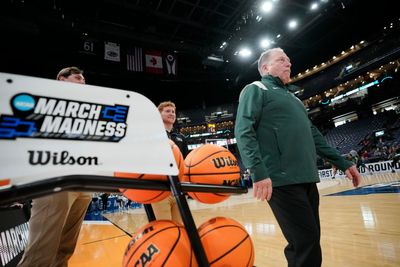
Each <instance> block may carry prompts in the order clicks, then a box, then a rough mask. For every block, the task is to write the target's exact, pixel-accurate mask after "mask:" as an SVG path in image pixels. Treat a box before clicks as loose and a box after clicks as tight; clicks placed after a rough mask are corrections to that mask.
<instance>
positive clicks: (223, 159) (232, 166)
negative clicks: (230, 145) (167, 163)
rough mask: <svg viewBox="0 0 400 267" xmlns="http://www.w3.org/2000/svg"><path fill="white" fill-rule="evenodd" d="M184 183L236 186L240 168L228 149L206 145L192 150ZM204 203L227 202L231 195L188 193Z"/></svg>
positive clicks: (186, 160) (238, 180)
mask: <svg viewBox="0 0 400 267" xmlns="http://www.w3.org/2000/svg"><path fill="white" fill-rule="evenodd" d="M183 181H185V182H191V183H195V184H213V185H228V186H236V185H239V183H240V167H239V164H238V162H237V159H236V157H235V156H234V155H233V154H232V153H231V152H230V151H229V150H228V149H226V148H224V147H222V146H218V145H213V144H205V145H202V146H200V147H198V148H196V149H194V150H192V151H191V152H190V153H189V154H188V155H187V156H186V159H185V170H184V174H183ZM188 194H189V195H190V196H191V197H192V198H193V199H196V200H198V201H200V202H203V203H208V204H213V203H218V202H222V201H224V200H226V199H227V198H229V196H230V195H229V194H220V193H198V192H188Z"/></svg>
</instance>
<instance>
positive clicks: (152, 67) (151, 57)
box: [145, 50, 163, 74]
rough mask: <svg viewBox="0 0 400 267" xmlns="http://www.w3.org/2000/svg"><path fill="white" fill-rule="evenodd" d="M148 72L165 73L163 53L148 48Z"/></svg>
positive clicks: (146, 54) (146, 56)
mask: <svg viewBox="0 0 400 267" xmlns="http://www.w3.org/2000/svg"><path fill="white" fill-rule="evenodd" d="M145 60H146V72H149V73H157V74H162V73H163V62H162V53H161V51H157V50H146V52H145Z"/></svg>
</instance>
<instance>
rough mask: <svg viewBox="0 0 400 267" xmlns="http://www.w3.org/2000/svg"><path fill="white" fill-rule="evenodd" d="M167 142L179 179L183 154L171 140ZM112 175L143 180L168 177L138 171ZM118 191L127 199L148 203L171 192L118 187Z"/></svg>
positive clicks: (182, 168) (161, 179)
mask: <svg viewBox="0 0 400 267" xmlns="http://www.w3.org/2000/svg"><path fill="white" fill-rule="evenodd" d="M168 141H169V144H170V146H171V149H172V152H173V153H174V158H175V161H176V165H177V167H178V169H179V175H178V177H180V178H179V179H181V177H182V174H183V170H184V162H183V156H182V153H181V151H180V150H179V147H178V146H177V145H176V144H175V143H174V142H173V141H171V140H169V139H168ZM114 176H116V177H119V178H134V179H144V180H158V181H166V180H167V179H168V177H167V176H166V175H154V174H140V173H124V172H116V173H114ZM120 191H121V192H122V193H123V194H124V196H126V197H127V198H128V199H130V200H132V201H135V202H139V203H143V204H150V203H154V202H158V201H161V200H163V199H165V198H166V197H168V196H169V195H170V194H171V191H158V190H138V189H126V188H125V189H120Z"/></svg>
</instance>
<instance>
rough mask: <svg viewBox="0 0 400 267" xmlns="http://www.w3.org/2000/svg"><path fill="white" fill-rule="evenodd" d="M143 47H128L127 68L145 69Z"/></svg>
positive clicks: (132, 69) (131, 69) (130, 69)
mask: <svg viewBox="0 0 400 267" xmlns="http://www.w3.org/2000/svg"><path fill="white" fill-rule="evenodd" d="M142 50H143V49H142V48H140V47H134V48H128V50H127V51H126V69H127V70H129V71H143V51H142Z"/></svg>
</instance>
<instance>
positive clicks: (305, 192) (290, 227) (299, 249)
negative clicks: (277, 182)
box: [268, 183, 322, 267]
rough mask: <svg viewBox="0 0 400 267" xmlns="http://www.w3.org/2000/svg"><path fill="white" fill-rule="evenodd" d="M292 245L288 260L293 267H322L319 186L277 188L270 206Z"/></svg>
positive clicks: (300, 185) (286, 252)
mask: <svg viewBox="0 0 400 267" xmlns="http://www.w3.org/2000/svg"><path fill="white" fill-rule="evenodd" d="M268 204H269V205H270V207H271V209H272V212H273V213H274V215H275V218H276V220H277V221H278V223H279V226H280V227H281V229H282V232H283V235H284V236H285V238H286V240H287V241H288V245H287V246H286V248H285V256H286V259H287V261H288V266H289V267H319V266H321V263H322V253H321V246H320V235H321V230H320V222H319V212H318V207H319V193H318V188H317V185H316V184H315V183H307V184H295V185H286V186H280V187H274V188H273V191H272V198H271V199H270V201H269V202H268Z"/></svg>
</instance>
